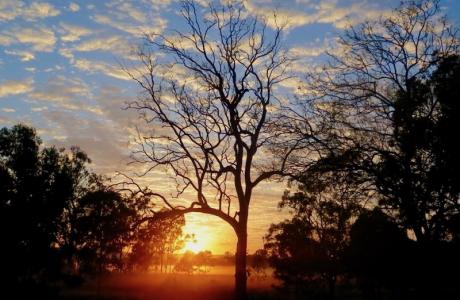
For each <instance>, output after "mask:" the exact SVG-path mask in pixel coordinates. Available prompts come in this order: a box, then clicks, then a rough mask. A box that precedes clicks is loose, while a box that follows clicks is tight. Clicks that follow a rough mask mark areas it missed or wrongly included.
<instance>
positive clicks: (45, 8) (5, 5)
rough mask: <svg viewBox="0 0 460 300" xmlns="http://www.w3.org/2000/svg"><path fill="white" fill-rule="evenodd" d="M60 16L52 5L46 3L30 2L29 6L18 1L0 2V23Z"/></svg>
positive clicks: (6, 0) (7, 0)
mask: <svg viewBox="0 0 460 300" xmlns="http://www.w3.org/2000/svg"><path fill="white" fill-rule="evenodd" d="M59 14H60V11H59V10H58V9H56V8H55V7H54V6H53V5H52V4H50V3H47V2H38V1H37V2H32V3H31V4H30V5H27V4H26V3H24V1H20V0H2V1H0V22H5V21H11V20H14V19H16V18H23V19H25V20H28V21H33V20H37V19H43V18H47V17H54V16H57V15H59Z"/></svg>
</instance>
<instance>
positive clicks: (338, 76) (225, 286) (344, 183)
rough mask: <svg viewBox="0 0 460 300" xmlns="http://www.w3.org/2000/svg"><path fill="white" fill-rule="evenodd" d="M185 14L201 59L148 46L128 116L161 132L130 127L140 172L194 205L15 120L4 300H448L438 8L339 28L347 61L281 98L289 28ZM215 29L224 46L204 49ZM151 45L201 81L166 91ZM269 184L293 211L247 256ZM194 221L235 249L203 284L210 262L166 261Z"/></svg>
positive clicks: (331, 58)
mask: <svg viewBox="0 0 460 300" xmlns="http://www.w3.org/2000/svg"><path fill="white" fill-rule="evenodd" d="M195 8H196V6H195V5H194V4H193V3H192V2H189V1H186V2H184V4H183V11H182V14H183V16H184V18H185V20H186V21H187V24H188V25H189V26H190V30H191V37H190V35H186V34H182V35H181V33H179V37H181V38H183V39H184V38H189V42H191V43H192V49H193V47H195V49H194V50H190V49H189V48H184V47H183V46H182V45H181V44H180V43H179V44H177V43H176V42H174V41H173V40H169V39H168V38H166V37H156V36H154V37H152V36H148V37H147V39H146V40H147V45H146V46H145V47H144V48H143V49H144V51H141V52H140V60H141V61H142V62H143V63H144V64H145V67H146V68H147V71H148V73H147V74H148V75H147V76H143V75H145V74H142V75H141V76H137V77H136V74H130V75H131V76H132V77H133V79H134V80H136V81H137V82H138V83H139V84H140V85H141V87H142V89H143V92H144V93H143V94H142V95H143V96H145V98H142V97H141V98H139V100H138V101H135V102H132V103H130V104H128V106H129V107H130V108H131V109H135V110H137V111H139V113H140V115H141V118H143V120H144V121H145V122H146V124H147V125H152V126H153V127H155V126H157V127H161V128H166V129H164V130H165V131H167V130H169V132H168V133H167V134H164V135H163V134H160V135H158V136H157V135H155V134H153V133H152V134H150V133H149V134H146V135H145V136H143V135H142V133H140V132H139V141H138V147H139V148H138V150H135V152H134V155H133V160H134V162H135V163H138V164H142V165H146V164H147V165H148V166H149V170H151V169H154V168H155V167H157V166H160V167H166V168H169V169H170V171H172V172H173V174H174V178H175V180H176V183H177V187H178V190H177V195H176V196H178V197H179V196H181V195H182V194H183V193H184V191H185V190H186V189H191V190H193V191H194V192H196V196H197V199H191V205H190V206H189V207H186V206H174V205H172V204H171V203H172V202H170V201H169V200H168V199H167V198H166V197H165V196H164V195H162V194H161V192H162V191H155V190H154V187H152V186H154V184H152V185H151V186H150V188H146V187H142V186H141V185H140V184H139V183H138V182H137V181H136V180H135V179H133V178H131V177H129V176H127V175H123V176H122V178H123V179H122V182H119V181H115V182H111V181H110V180H109V179H108V178H103V177H101V176H99V175H97V174H94V173H93V172H92V171H90V169H89V168H88V165H89V163H90V160H89V158H88V157H87V155H86V154H85V153H84V152H83V151H81V150H80V149H79V148H78V147H73V148H71V149H70V151H66V150H64V149H57V148H55V147H52V146H51V147H49V146H47V147H45V146H43V145H42V144H41V140H40V138H39V137H38V136H37V135H36V132H35V130H34V129H33V128H30V127H28V126H25V125H16V126H13V127H11V128H3V129H1V130H0V232H1V237H2V247H0V261H1V267H0V276H1V278H0V282H1V284H2V286H3V291H2V292H3V294H4V295H12V296H9V297H10V298H11V299H21V298H24V299H30V298H43V299H53V298H67V299H85V298H87V299H107V298H108V299H112V298H113V299H184V298H189V299H205V298H207V299H213V298H216V299H225V298H232V297H236V298H237V299H245V298H253V299H305V298H311V299H333V298H337V299H423V298H425V299H454V298H458V297H459V296H460V291H459V289H460V285H459V282H460V272H459V270H460V256H459V253H460V197H459V196H460V175H459V174H460V173H459V170H460V155H459V154H460V147H459V146H458V145H459V143H458V129H459V128H460V99H459V97H460V50H459V39H458V33H457V29H456V28H455V27H454V26H452V25H450V24H449V23H448V22H447V20H446V19H445V18H443V16H442V15H441V13H440V7H439V2H438V1H428V0H426V1H404V2H402V4H401V6H400V7H399V8H397V9H396V10H395V11H394V12H393V14H391V16H388V17H382V18H381V19H379V20H376V21H369V22H366V23H363V24H360V25H357V26H355V27H351V28H349V29H348V31H346V32H345V34H344V35H343V36H342V37H341V38H340V40H339V46H341V47H342V49H343V50H344V51H342V53H339V54H337V52H334V53H329V54H328V56H327V58H326V63H325V64H324V65H323V66H322V68H321V69H320V70H319V71H318V69H315V71H314V72H310V70H305V73H306V76H305V78H304V79H305V80H304V83H305V88H304V89H303V87H302V88H300V90H302V89H303V91H302V93H301V94H300V95H296V96H295V97H294V96H293V99H292V101H291V102H289V105H285V103H284V102H283V101H279V99H278V98H276V97H275V96H273V93H276V92H277V90H276V89H275V86H276V85H277V84H278V83H281V82H283V80H286V79H288V78H290V76H289V74H287V73H286V72H288V70H289V69H288V68H287V67H286V68H285V67H283V66H284V65H285V64H288V63H289V62H290V59H289V58H288V56H287V54H286V52H283V51H282V49H281V48H282V47H281V43H280V36H281V33H282V27H279V28H277V29H276V30H274V32H269V30H268V27H267V24H266V23H264V22H262V23H259V22H260V20H258V19H249V21H248V19H245V18H244V17H243V14H242V12H243V10H244V6H243V5H242V4H240V5H238V4H236V5H232V4H229V5H227V6H222V7H219V9H216V7H214V6H211V7H210V8H209V15H207V17H206V18H205V17H204V16H201V15H200V13H199V12H197V10H196V9H195ZM220 9H221V10H222V11H221V10H220ZM200 18H202V19H200ZM209 18H210V19H209ZM210 20H211V21H210ZM200 26H204V27H200ZM203 28H206V30H205V31H203ZM212 30H214V31H216V34H218V37H220V38H221V39H220V41H219V42H218V43H217V45H218V46H220V48H219V47H218V48H213V47H216V46H215V45H216V43H212V41H211V40H209V39H210V37H209V36H208V35H207V32H208V31H212ZM256 36H257V37H256ZM157 38H159V40H158V39H157ZM243 42H247V43H248V45H249V48H248V47H246V46H247V45H246V44H245V45H244V46H243V45H242V44H243ZM219 43H220V44H219ZM149 47H151V48H149ZM155 47H156V48H155ZM145 49H147V50H145ZM149 49H150V50H149ZM152 49H160V50H161V51H163V52H166V53H167V54H169V55H170V56H172V57H174V59H175V62H176V63H179V64H182V66H183V67H184V68H185V69H187V71H188V72H190V74H191V75H193V76H194V78H195V79H196V81H197V82H198V83H199V84H201V85H200V87H201V89H200V88H198V89H195V90H193V89H192V88H191V87H190V85H187V84H185V83H181V84H179V85H178V83H177V82H176V81H174V79H172V80H171V81H170V82H162V84H163V85H162V86H161V87H159V86H158V85H157V77H156V75H157V73H155V72H157V69H156V67H157V66H156V65H155V62H154V60H153V59H152V56H151V55H152V52H150V51H152ZM248 49H249V50H248ZM165 91H168V92H165ZM163 92H164V93H166V94H168V93H169V94H168V96H170V97H172V98H173V99H174V100H175V102H174V105H172V104H171V102H170V101H169V100H165V99H164V98H163V96H162V95H163V94H162V93H163ZM284 96H285V95H283V97H284ZM168 99H169V98H168ZM152 132H154V131H153V130H152ZM259 148H260V149H259ZM257 153H259V154H258V155H259V156H258V155H256V154H257ZM260 153H262V154H260ZM251 171H252V172H253V173H252V174H253V176H252V177H251ZM146 174H147V173H146ZM270 178H277V179H282V178H284V179H288V180H289V183H290V186H289V189H288V190H287V191H286V192H285V194H284V196H283V198H282V200H281V202H280V207H281V208H284V209H289V210H290V211H291V212H292V219H289V220H285V221H284V222H281V223H279V224H273V225H272V226H271V227H270V229H269V231H268V233H267V234H266V236H265V245H264V249H261V250H258V251H257V252H256V253H255V254H254V255H253V256H251V257H250V259H249V260H248V257H247V253H246V252H247V221H248V214H249V204H250V201H251V195H252V191H253V189H255V187H256V186H257V185H258V184H259V183H260V182H262V181H265V180H268V179H270ZM227 183H231V184H234V191H233V190H231V191H230V188H229V190H227ZM210 191H212V193H211V192H210ZM233 193H236V196H235V195H233ZM210 194H212V195H214V196H213V197H209V195H210ZM208 197H209V198H208ZM232 199H236V200H237V201H236V203H238V205H239V206H238V207H237V209H235V208H231V205H230V204H231V200H232ZM187 200H190V199H187ZM213 200H214V202H215V203H217V205H216V206H211V205H210V203H211V202H212V201H213ZM208 201H209V202H208ZM232 209H233V210H232ZM192 212H200V213H207V214H211V215H215V216H217V217H220V218H221V219H222V220H223V221H225V222H227V223H229V224H230V225H231V226H232V227H233V228H234V229H235V233H236V235H237V238H238V244H237V247H236V251H235V255H234V256H233V255H229V256H228V257H229V260H230V261H231V264H233V265H235V272H234V273H235V277H232V276H233V275H231V276H229V275H225V276H223V275H222V276H221V275H216V274H214V275H213V274H208V272H209V270H210V266H211V265H212V264H213V263H212V261H213V258H212V255H211V253H210V252H201V253H198V254H192V253H185V254H183V255H181V256H178V255H175V253H177V251H178V250H179V249H181V248H182V246H183V244H184V242H186V241H187V240H188V239H193V236H187V235H183V234H182V227H183V225H184V222H185V221H184V217H183V215H184V214H186V213H192ZM152 270H153V271H156V272H157V273H162V274H155V275H151V274H148V271H152ZM271 270H273V276H274V278H271V274H272V271H271ZM197 273H200V274H197ZM139 274H142V275H139ZM248 278H249V290H248V291H249V293H248V291H247V289H246V287H247V282H248ZM254 278H256V279H257V280H258V282H259V283H255V282H256V279H254ZM150 279H151V281H150ZM251 280H253V282H252V283H251ZM233 281H234V282H235V287H234V288H233V285H232V282H233ZM260 282H262V283H260ZM230 283H231V284H230ZM267 283H269V284H267ZM272 285H274V288H273V289H272V288H271V286H272Z"/></svg>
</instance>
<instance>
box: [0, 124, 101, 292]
mask: <svg viewBox="0 0 460 300" xmlns="http://www.w3.org/2000/svg"><path fill="white" fill-rule="evenodd" d="M40 146H41V140H40V138H39V137H37V135H36V132H35V130H34V129H33V128H30V127H27V126H25V125H15V126H13V127H12V128H2V129H1V130H0V174H1V175H0V176H1V179H2V180H0V195H1V197H0V199H1V201H0V205H1V209H0V214H1V215H0V226H1V229H0V230H1V234H2V240H3V242H2V244H3V246H2V247H1V250H0V251H1V255H0V259H1V260H2V268H1V274H2V280H3V282H5V284H7V287H9V288H14V287H15V286H17V285H23V284H29V283H31V284H34V283H40V282H42V281H45V280H47V279H48V278H50V276H55V275H56V273H57V272H58V271H59V263H58V248H57V247H56V246H57V245H58V243H59V241H60V238H61V235H60V234H59V232H60V230H61V228H62V226H63V223H62V216H63V214H64V212H65V210H66V207H68V206H69V205H70V203H71V202H72V201H73V200H74V199H75V198H76V197H78V196H79V194H80V193H81V192H83V191H85V190H90V189H92V188H93V187H94V184H95V181H96V176H95V175H94V174H91V173H90V172H88V171H87V170H86V168H85V165H86V163H87V162H89V159H88V157H87V156H86V154H84V153H83V152H82V151H80V150H79V149H78V148H75V147H74V148H72V149H71V152H70V153H66V152H64V150H58V149H56V148H54V147H44V148H42V149H40ZM18 291H21V290H18ZM21 292H24V291H21Z"/></svg>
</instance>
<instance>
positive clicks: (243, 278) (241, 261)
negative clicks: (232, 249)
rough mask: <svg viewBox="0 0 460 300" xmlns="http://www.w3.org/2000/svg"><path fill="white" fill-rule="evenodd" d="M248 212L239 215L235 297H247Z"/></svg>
mask: <svg viewBox="0 0 460 300" xmlns="http://www.w3.org/2000/svg"><path fill="white" fill-rule="evenodd" d="M247 221H248V218H247V213H246V214H244V213H243V214H241V212H240V215H239V222H238V223H239V227H238V230H237V232H236V235H237V238H238V242H237V245H236V255H235V299H237V300H245V299H247V273H246V251H247V245H248V233H247Z"/></svg>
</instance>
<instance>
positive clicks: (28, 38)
mask: <svg viewBox="0 0 460 300" xmlns="http://www.w3.org/2000/svg"><path fill="white" fill-rule="evenodd" d="M2 35H4V36H6V37H4V38H3V43H2V41H0V43H2V44H3V45H11V44H26V45H29V46H30V47H31V48H32V50H34V51H43V52H51V51H53V49H54V45H55V43H56V36H55V35H54V32H53V31H52V30H51V29H49V28H47V27H44V26H40V27H15V28H13V29H11V30H8V31H3V32H2Z"/></svg>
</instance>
